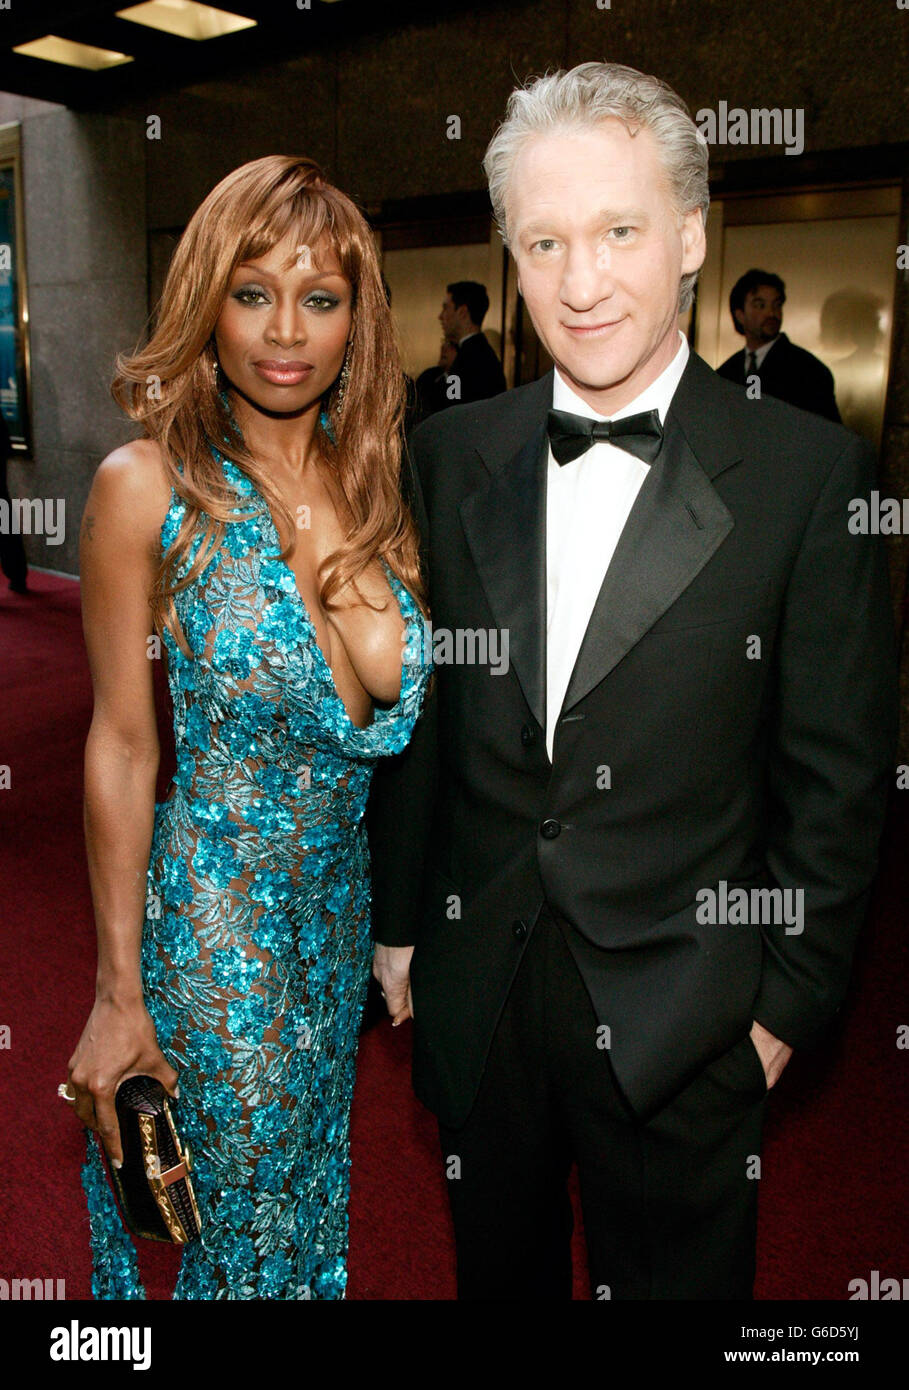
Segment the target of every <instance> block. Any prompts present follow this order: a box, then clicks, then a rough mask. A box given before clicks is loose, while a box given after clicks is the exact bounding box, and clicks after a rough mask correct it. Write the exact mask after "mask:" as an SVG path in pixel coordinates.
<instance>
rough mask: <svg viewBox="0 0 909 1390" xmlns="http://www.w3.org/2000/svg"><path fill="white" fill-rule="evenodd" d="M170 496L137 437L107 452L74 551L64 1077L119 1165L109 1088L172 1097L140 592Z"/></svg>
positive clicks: (154, 759)
mask: <svg viewBox="0 0 909 1390" xmlns="http://www.w3.org/2000/svg"><path fill="white" fill-rule="evenodd" d="M169 501H170V488H169V485H168V483H167V479H166V476H165V473H164V470H163V467H162V464H161V457H160V452H159V450H158V447H157V445H155V444H154V443H152V442H151V441H148V440H140V441H136V442H135V443H132V444H126V445H124V446H123V447H122V448H120V449H116V450H115V451H114V452H113V453H112V454H109V455H108V457H107V458H106V459H104V461H103V462H102V463H101V465H100V466H99V468H98V470H97V472H96V474H95V478H94V482H93V484H92V489H91V492H90V493H89V497H88V501H87V503H86V507H85V513H84V516H83V521H82V531H81V535H80V548H79V556H80V571H81V581H82V617H83V627H84V631H85V644H86V649H87V652H88V660H89V666H90V669H91V677H92V686H93V690H94V712H93V715H92V723H91V728H90V730H89V734H88V739H87V742H86V746H85V808H84V819H85V842H86V849H87V856H88V868H89V878H90V881H91V889H92V900H93V903H94V910H95V924H96V927H97V933H98V973H97V981H96V996H95V1005H94V1008H93V1009H92V1012H91V1014H90V1016H89V1019H88V1022H87V1023H86V1025H85V1029H84V1031H83V1033H82V1037H81V1038H80V1040H79V1043H78V1046H77V1047H76V1050H75V1052H74V1053H73V1056H72V1058H71V1059H70V1063H69V1074H70V1083H71V1086H72V1088H73V1090H74V1091H75V1093H76V1113H77V1114H78V1116H79V1118H80V1119H81V1120H82V1121H83V1123H84V1124H87V1125H89V1126H90V1127H91V1128H92V1129H97V1130H98V1131H99V1132H100V1134H101V1137H102V1139H103V1141H104V1144H105V1146H106V1148H107V1150H108V1152H109V1153H110V1155H111V1157H112V1158H114V1159H116V1160H120V1161H122V1153H121V1151H120V1139H119V1129H118V1125H117V1117H116V1110H115V1107H114V1096H115V1094H116V1089H117V1086H118V1085H119V1083H120V1082H121V1081H122V1080H123V1079H124V1078H125V1077H126V1076H132V1075H136V1074H142V1073H147V1074H148V1075H151V1076H156V1077H157V1078H158V1079H159V1080H160V1081H161V1082H162V1083H163V1084H164V1085H165V1087H166V1088H167V1089H168V1090H169V1091H173V1088H174V1085H175V1083H176V1079H177V1073H176V1072H175V1071H174V1069H173V1068H172V1067H171V1066H170V1065H169V1064H168V1063H167V1061H166V1060H165V1058H164V1056H163V1054H162V1053H161V1051H160V1049H159V1048H158V1044H157V1039H156V1038H155V1032H154V1028H153V1026H152V1022H151V1019H150V1017H149V1015H148V1012H147V1010H146V1008H145V1004H144V1000H143V991H142V978H141V972H140V948H141V938H142V923H143V920H144V917H145V892H146V875H147V871H148V860H149V854H150V850H151V838H152V830H153V820H154V802H155V779H156V775H157V770H158V758H159V748H158V734H157V725H156V721H155V705H154V685H153V673H152V665H151V660H150V659H149V644H148V638H149V636H150V635H151V633H152V631H153V629H152V624H151V611H150V609H149V603H148V597H149V594H150V592H151V587H152V583H153V580H154V575H155V570H156V566H157V561H158V551H159V544H160V540H159V538H160V528H161V524H162V522H163V520H164V517H165V515H166V512H167V508H168V505H169Z"/></svg>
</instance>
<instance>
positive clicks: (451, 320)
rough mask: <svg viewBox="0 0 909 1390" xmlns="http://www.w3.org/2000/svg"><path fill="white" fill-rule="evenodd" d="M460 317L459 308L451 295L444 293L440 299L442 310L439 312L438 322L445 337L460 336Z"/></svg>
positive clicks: (461, 328)
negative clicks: (443, 296)
mask: <svg viewBox="0 0 909 1390" xmlns="http://www.w3.org/2000/svg"><path fill="white" fill-rule="evenodd" d="M462 317H463V315H462V313H461V310H460V308H458V307H457V306H456V305H455V302H454V300H453V299H452V297H451V295H450V294H446V295H445V298H444V299H443V300H442V312H441V313H440V314H439V323H440V324H441V325H442V332H443V333H444V334H445V336H446V338H455V339H456V340H457V339H458V338H460V336H461V332H462V331H463V324H462V323H461V319H462Z"/></svg>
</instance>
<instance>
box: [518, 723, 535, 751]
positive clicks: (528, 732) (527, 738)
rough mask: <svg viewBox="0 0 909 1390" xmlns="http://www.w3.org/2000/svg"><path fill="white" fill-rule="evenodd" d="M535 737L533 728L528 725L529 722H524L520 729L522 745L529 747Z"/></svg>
mask: <svg viewBox="0 0 909 1390" xmlns="http://www.w3.org/2000/svg"><path fill="white" fill-rule="evenodd" d="M535 739H536V734H535V733H534V731H533V729H532V728H531V727H530V725H529V724H525V725H524V727H523V728H522V729H521V742H522V743H523V745H524V747H525V748H529V747H530V745H531V744H532V743H533V742H534V740H535Z"/></svg>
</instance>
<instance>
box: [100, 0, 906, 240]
mask: <svg viewBox="0 0 909 1390" xmlns="http://www.w3.org/2000/svg"><path fill="white" fill-rule="evenodd" d="M301 18H302V17H301ZM588 59H608V60H610V61H615V62H623V63H629V64H631V65H632V66H634V67H638V68H641V69H643V70H645V71H649V72H654V73H656V74H657V75H659V76H660V77H662V78H664V79H665V80H666V81H667V82H669V83H670V84H671V85H672V86H673V87H675V88H676V90H677V91H679V92H680V93H681V95H682V96H683V97H684V98H685V100H686V101H687V102H688V104H689V106H690V107H691V109H692V111H693V112H696V111H697V110H699V109H701V108H703V107H711V108H716V106H717V104H718V102H720V101H721V100H725V101H727V102H728V103H729V105H730V106H743V107H745V108H747V109H751V108H752V107H774V106H776V107H781V108H785V107H790V108H803V109H804V111H805V150H806V153H808V154H810V153H812V152H817V151H822V150H832V149H840V148H846V147H850V146H860V145H876V144H881V143H895V142H899V141H904V140H909V12H907V11H902V10H898V9H897V8H896V0H874V3H867V0H866V3H857V2H856V0H826V3H823V4H819V3H817V0H755V2H754V3H751V4H747V3H742V0H612V3H611V7H610V8H609V9H600V8H598V6H597V3H596V0H562V2H561V3H557V4H556V3H545V2H544V0H526V3H517V4H515V3H512V4H508V5H504V4H503V5H502V6H501V7H499V8H498V9H497V10H493V11H491V12H486V13H483V14H481V15H477V14H472V13H471V9H470V6H469V4H467V5H462V6H452V7H445V8H443V7H442V6H427V14H426V19H425V20H424V21H423V22H421V23H420V24H412V25H409V26H407V27H406V28H404V29H401V30H398V31H396V32H393V33H389V34H386V35H381V36H378V37H376V36H370V37H369V38H368V39H361V40H358V38H357V36H356V34H352V35H351V36H350V38H349V40H348V41H347V42H346V43H345V45H344V46H343V47H342V48H339V49H337V50H336V51H327V52H326V51H318V52H312V53H309V54H306V55H304V56H296V57H288V58H286V59H284V58H283V57H282V55H278V54H276V55H275V63H274V65H272V66H270V67H260V68H258V69H256V70H254V71H253V70H250V71H242V72H237V73H234V74H232V75H230V76H225V77H224V78H223V79H221V80H218V81H212V82H205V83H200V84H198V85H197V86H196V87H193V88H191V89H188V90H186V91H182V92H179V93H176V94H167V95H161V96H159V97H157V98H154V99H150V100H149V99H143V100H142V101H139V102H137V103H135V104H134V105H132V106H131V107H130V108H129V109H128V110H124V111H123V112H122V114H123V115H125V116H128V117H129V118H130V119H132V120H134V121H135V122H136V123H137V125H139V126H140V128H142V129H144V123H145V119H146V117H147V115H149V114H158V115H160V116H161V117H162V123H163V127H162V139H161V140H160V141H149V142H148V161H147V162H148V221H149V226H151V227H168V226H174V225H178V224H181V223H183V222H185V221H186V219H187V217H188V216H189V214H190V212H191V211H192V209H193V207H195V205H196V204H197V203H198V201H199V199H200V198H201V197H202V196H203V194H204V193H205V192H206V191H207V189H208V188H209V187H211V185H212V184H213V183H215V182H216V181H217V179H218V178H219V177H221V175H223V174H224V173H226V172H227V171H228V170H229V169H231V168H233V167H234V166H235V165H237V164H240V163H242V162H243V161H244V160H246V159H251V158H255V157H256V156H258V155H261V154H266V153H270V152H272V151H279V152H282V153H304V154H309V155H311V156H312V157H313V158H316V159H318V160H320V161H321V162H323V163H324V164H325V165H326V166H327V168H328V171H329V173H330V175H331V177H332V178H334V179H335V180H336V181H337V182H338V183H339V184H340V185H341V186H342V187H343V188H345V189H347V190H348V191H349V192H350V193H352V194H353V195H354V196H356V197H357V198H358V199H360V200H361V202H362V203H363V204H365V205H367V206H375V205H377V204H378V203H380V202H381V201H382V200H383V199H392V198H404V197H413V196H418V195H423V194H431V193H447V192H457V191H460V190H466V189H477V188H482V187H483V174H482V168H481V160H482V157H483V152H484V150H485V148H486V144H487V142H488V140H489V137H490V136H491V134H492V132H493V130H494V129H495V126H496V124H497V122H498V121H499V120H500V119H501V117H502V114H503V111H504V106H505V101H506V98H507V96H508V93H509V92H510V91H511V89H512V88H513V87H514V86H515V85H516V83H517V82H518V81H523V80H524V79H525V78H526V77H528V76H530V75H533V74H537V73H540V72H543V71H545V70H546V69H547V68H550V67H559V66H571V65H573V64H574V63H578V62H583V61H586V60H588ZM452 114H454V115H458V116H459V117H460V120H461V138H460V139H459V140H450V139H448V138H447V135H446V119H447V117H448V116H450V115H452ZM773 152H774V151H769V150H767V149H766V148H764V149H757V150H755V149H750V148H748V147H741V146H726V147H725V148H723V149H718V150H716V151H715V154H714V157H715V158H718V159H722V160H738V159H747V158H753V157H754V156H755V155H765V154H767V153H773ZM775 152H776V153H781V152H782V151H781V150H777V151H775ZM793 162H794V160H793Z"/></svg>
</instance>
